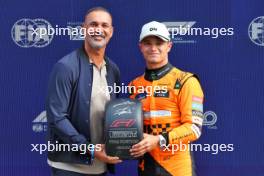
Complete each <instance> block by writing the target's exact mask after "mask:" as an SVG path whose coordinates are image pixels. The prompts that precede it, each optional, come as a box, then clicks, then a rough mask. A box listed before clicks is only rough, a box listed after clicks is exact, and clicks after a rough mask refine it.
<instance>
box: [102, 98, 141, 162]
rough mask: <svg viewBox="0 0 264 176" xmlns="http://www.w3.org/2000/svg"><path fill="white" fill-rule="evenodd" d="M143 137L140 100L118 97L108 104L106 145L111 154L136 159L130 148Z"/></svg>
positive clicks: (121, 157)
mask: <svg viewBox="0 0 264 176" xmlns="http://www.w3.org/2000/svg"><path fill="white" fill-rule="evenodd" d="M142 138H143V115H142V110H141V103H140V101H138V100H131V99H116V100H113V101H110V102H109V103H108V104H107V106H106V116H105V140H106V143H105V146H106V153H107V155H109V156H118V157H119V158H120V159H123V160H124V159H134V158H133V157H132V156H131V155H130V152H129V149H130V148H131V147H132V146H133V145H134V144H137V143H138V142H139V141H140V140H141V139H142Z"/></svg>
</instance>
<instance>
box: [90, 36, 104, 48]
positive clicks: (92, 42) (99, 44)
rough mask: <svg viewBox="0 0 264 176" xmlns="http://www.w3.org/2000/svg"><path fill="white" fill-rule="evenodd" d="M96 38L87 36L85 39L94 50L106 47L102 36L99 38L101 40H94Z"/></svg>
mask: <svg viewBox="0 0 264 176" xmlns="http://www.w3.org/2000/svg"><path fill="white" fill-rule="evenodd" d="M95 37H96V36H89V37H88V38H87V42H88V44H89V45H90V46H91V47H92V48H94V49H100V48H103V47H105V46H106V44H107V41H106V39H105V37H104V36H101V40H96V39H95Z"/></svg>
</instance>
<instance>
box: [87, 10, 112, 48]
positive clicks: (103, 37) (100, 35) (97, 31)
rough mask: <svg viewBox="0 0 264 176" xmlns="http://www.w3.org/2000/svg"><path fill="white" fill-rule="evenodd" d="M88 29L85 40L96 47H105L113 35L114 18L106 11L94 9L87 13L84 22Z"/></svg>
mask: <svg viewBox="0 0 264 176" xmlns="http://www.w3.org/2000/svg"><path fill="white" fill-rule="evenodd" d="M83 27H84V28H86V31H94V32H88V33H86V37H85V42H86V43H87V44H88V45H89V46H90V47H91V48H94V49H100V48H105V47H106V44H107V43H108V42H109V40H110V38H111V37H112V35H113V26H112V18H111V16H110V14H108V13H107V12H104V11H100V10H97V11H92V12H91V13H89V14H87V16H86V18H85V22H84V26H83Z"/></svg>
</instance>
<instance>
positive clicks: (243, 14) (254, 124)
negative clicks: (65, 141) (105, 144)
mask: <svg viewBox="0 0 264 176" xmlns="http://www.w3.org/2000/svg"><path fill="white" fill-rule="evenodd" d="M95 6H102V7H105V8H106V9H108V10H109V11H110V12H111V13H112V16H113V26H114V34H113V37H112V39H111V41H110V43H109V45H108V46H107V52H106V53H107V55H108V56H109V57H110V58H111V59H112V60H114V61H115V62H116V63H117V65H118V66H119V67H120V70H121V76H122V82H123V83H124V85H126V84H127V83H128V82H129V81H131V80H132V79H133V78H135V77H136V76H139V75H141V74H142V73H143V72H144V69H145V62H144V59H143V57H142V55H141V53H140V51H139V48H138V41H139V34H140V30H141V27H142V25H143V24H145V23H147V22H149V21H153V20H156V21H160V22H163V23H164V24H166V25H167V27H168V29H169V30H170V33H171V38H172V42H173V48H172V50H171V52H170V54H169V60H170V62H171V63H172V64H173V65H175V66H176V67H177V68H179V69H182V70H186V71H189V72H193V73H196V74H197V75H199V77H200V81H201V84H202V87H203V90H204V93H205V104H204V124H203V134H202V136H201V138H200V139H199V140H198V141H196V144H200V145H201V146H202V148H197V149H196V151H194V152H193V157H194V159H195V165H196V172H197V175H201V176H211V175H214V176H218V175H219V176H220V175H232V176H233V175H241V176H242V175H245V176H247V175H255V176H262V175H264V159H263V158H264V152H263V151H264V150H263V148H264V130H263V129H264V120H263V119H264V108H263V105H264V89H263V85H264V83H263V82H264V73H263V70H264V8H263V7H264V2H263V1H262V0H252V1H250V0H241V1H240V0H221V1H217V0H203V1H197V0H189V1H181V0H130V1H124V0H102V1H97V0H67V1H65V0H56V1H52V0H46V1H40V0H39V1H35V0H25V1H15V0H9V1H3V0H2V1H0V20H1V28H0V70H1V74H0V85H1V92H0V100H1V106H0V116H1V123H0V130H1V132H0V135H1V144H0V146H1V153H0V156H1V160H0V165H1V170H0V175H1V176H11V175H12V176H13V175H14V176H17V175H32V176H33V175H34V176H35V175H39V176H46V175H50V168H49V166H48V164H47V152H46V151H43V152H42V151H40V150H37V149H34V146H36V145H38V148H39V147H40V146H41V144H45V143H46V131H47V118H46V111H45V97H46V93H47V83H48V78H49V74H50V71H51V69H52V66H53V65H54V64H55V63H56V62H57V61H58V60H59V59H60V58H62V57H63V56H64V55H66V54H68V53H69V52H71V51H73V50H74V49H76V48H79V47H81V46H82V43H83V36H82V35H81V34H80V33H78V30H77V32H76V31H75V30H76V29H80V28H81V24H82V22H83V19H84V15H85V13H86V11H87V10H88V9H89V8H92V7H95ZM42 28H46V29H47V31H48V32H49V33H48V34H43V36H42V37H39V36H37V35H34V33H35V32H36V31H38V29H42ZM65 28H66V29H68V31H67V32H63V29H65ZM116 175H119V176H124V175H127V176H135V175H137V162H136V161H125V162H123V163H121V164H118V165H117V172H116Z"/></svg>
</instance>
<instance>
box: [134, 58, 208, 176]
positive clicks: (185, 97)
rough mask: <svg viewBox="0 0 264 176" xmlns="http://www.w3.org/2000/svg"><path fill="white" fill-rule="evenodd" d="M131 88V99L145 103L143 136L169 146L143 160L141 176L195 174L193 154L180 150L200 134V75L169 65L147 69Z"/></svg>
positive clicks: (155, 150) (149, 154) (141, 162)
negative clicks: (164, 140) (147, 135)
mask: <svg viewBox="0 0 264 176" xmlns="http://www.w3.org/2000/svg"><path fill="white" fill-rule="evenodd" d="M129 86H130V90H131V92H130V98H132V99H138V100H140V101H141V103H142V109H143V114H144V133H148V134H152V135H162V136H163V137H164V139H166V146H163V147H159V146H158V147H156V148H154V149H153V150H152V151H150V152H148V153H146V154H145V155H144V157H143V158H142V159H141V160H140V162H139V169H138V172H139V175H142V176H158V175H160V176H169V175H173V176H193V175H195V174H194V169H193V161H192V158H191V153H190V151H189V150H187V149H185V150H180V145H182V144H185V147H186V146H189V143H190V142H192V141H195V140H197V139H198V138H199V137H200V135H201V127H202V122H203V97H204V95H203V91H202V88H201V86H200V83H199V80H198V78H197V76H196V75H194V74H192V73H188V72H183V71H181V70H179V69H177V68H175V67H173V66H172V65H170V64H169V63H168V64H167V65H165V66H163V67H162V68H160V69H155V70H148V69H146V71H145V74H144V75H142V76H139V77H137V78H136V79H134V80H133V81H131V82H130V84H129ZM177 147H178V148H177ZM176 149H177V150H176ZM182 149H184V147H183V145H182Z"/></svg>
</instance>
